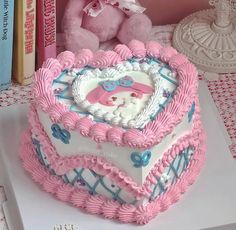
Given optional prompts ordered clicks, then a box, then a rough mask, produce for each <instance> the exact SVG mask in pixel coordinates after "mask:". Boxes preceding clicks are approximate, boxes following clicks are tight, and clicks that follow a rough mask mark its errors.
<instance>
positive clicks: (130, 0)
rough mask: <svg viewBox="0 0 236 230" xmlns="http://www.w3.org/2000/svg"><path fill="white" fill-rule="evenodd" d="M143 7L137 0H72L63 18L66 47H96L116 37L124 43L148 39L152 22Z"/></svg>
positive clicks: (69, 48)
mask: <svg viewBox="0 0 236 230" xmlns="http://www.w3.org/2000/svg"><path fill="white" fill-rule="evenodd" d="M124 6H127V7H124ZM143 11H144V8H143V7H141V6H140V5H138V4H137V3H136V2H135V0H69V2H68V4H67V7H66V9H65V13H64V17H63V20H62V30H63V33H64V39H65V48H66V49H67V50H70V51H72V52H74V53H75V52H77V51H78V50H80V49H83V48H88V49H91V50H93V51H96V50H98V49H99V44H100V42H105V41H108V40H110V39H112V38H115V37H117V38H118V39H119V40H120V42H121V43H124V44H128V43H129V42H130V41H131V40H132V39H136V40H140V41H143V42H146V41H147V39H148V36H149V34H150V31H151V28H152V23H151V21H150V19H149V18H148V17H147V16H146V15H145V14H143V13H142V12H143Z"/></svg>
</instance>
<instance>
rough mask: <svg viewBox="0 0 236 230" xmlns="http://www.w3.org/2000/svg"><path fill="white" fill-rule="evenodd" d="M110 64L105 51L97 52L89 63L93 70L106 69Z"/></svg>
mask: <svg viewBox="0 0 236 230" xmlns="http://www.w3.org/2000/svg"><path fill="white" fill-rule="evenodd" d="M109 64H110V59H109V56H108V55H107V52H106V51H103V50H99V51H97V52H96V53H94V56H93V59H92V61H91V63H90V65H91V66H92V67H95V68H105V67H108V66H109Z"/></svg>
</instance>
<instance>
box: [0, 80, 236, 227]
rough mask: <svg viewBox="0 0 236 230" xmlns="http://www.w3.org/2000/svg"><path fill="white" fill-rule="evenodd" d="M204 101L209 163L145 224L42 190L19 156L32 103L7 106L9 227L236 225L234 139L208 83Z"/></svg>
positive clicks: (2, 135) (2, 127) (2, 138)
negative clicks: (106, 214) (83, 208)
mask: <svg viewBox="0 0 236 230" xmlns="http://www.w3.org/2000/svg"><path fill="white" fill-rule="evenodd" d="M200 102H201V107H202V119H203V123H204V126H205V129H206V132H207V135H208V149H207V153H206V156H207V159H206V163H205V166H204V168H203V170H202V172H201V174H200V176H199V178H198V179H197V181H196V182H195V183H194V184H193V185H192V186H191V187H190V188H189V189H188V191H187V192H186V194H184V195H183V196H182V197H181V198H180V201H179V202H178V203H176V204H174V205H173V206H172V207H170V208H169V210H167V211H166V212H164V213H161V214H159V216H157V217H156V218H155V219H153V220H152V221H151V222H150V223H148V224H147V225H145V226H137V225H134V224H123V223H120V222H116V221H114V220H108V219H103V218H102V217H100V216H96V215H95V216H94V215H90V214H87V213H85V212H84V211H81V210H79V209H76V208H75V207H72V206H70V205H68V204H66V203H63V202H61V201H58V200H57V199H55V198H53V197H52V196H51V195H50V194H48V193H46V192H44V191H42V190H41V189H40V188H39V187H38V186H37V184H35V183H34V182H33V181H32V180H31V177H30V176H29V175H28V174H27V173H26V172H25V171H24V169H23V167H22V166H21V162H20V160H19V157H18V148H19V140H20V134H21V133H22V131H23V130H25V129H26V128H27V125H28V123H27V118H26V114H27V109H28V106H27V105H20V106H12V107H7V108H4V109H1V111H0V146H1V148H0V157H1V159H0V162H1V163H2V165H1V167H0V170H1V172H0V173H1V174H0V178H1V180H0V181H1V182H2V184H3V185H4V187H5V190H6V195H7V201H6V202H5V203H4V204H3V209H4V212H5V215H6V219H7V222H8V225H9V230H23V229H24V230H85V229H86V230H88V229H89V230H90V229H99V230H100V229H101V230H108V229H109V230H110V229H113V230H125V229H129V230H132V229H135V230H137V227H138V228H139V229H145V230H154V229H155V230H156V229H158V230H173V229H174V230H196V229H211V228H212V229H219V230H221V229H225V230H226V229H227V230H232V229H236V214H235V213H236V199H235V194H236V183H235V181H236V162H235V161H234V160H233V158H232V155H231V154H230V151H229V149H228V146H227V142H228V140H229V139H228V137H227V136H226V131H224V129H223V127H224V126H223V124H222V122H221V121H220V119H219V117H218V116H217V114H218V113H217V110H216V107H215V105H214V102H213V100H212V98H211V96H210V94H209V92H208V90H207V86H206V85H205V83H203V82H202V83H201V84H200ZM229 224H230V225H229ZM217 226H221V227H219V228H216V227H217Z"/></svg>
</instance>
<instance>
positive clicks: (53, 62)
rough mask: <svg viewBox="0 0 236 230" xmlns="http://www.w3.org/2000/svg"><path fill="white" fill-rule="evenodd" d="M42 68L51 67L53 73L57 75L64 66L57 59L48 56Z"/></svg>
mask: <svg viewBox="0 0 236 230" xmlns="http://www.w3.org/2000/svg"><path fill="white" fill-rule="evenodd" d="M42 68H45V69H50V70H51V71H52V72H53V75H54V76H55V77H56V76H58V75H59V74H60V73H61V71H62V66H61V64H60V62H59V61H58V60H57V59H54V58H48V59H47V60H46V61H45V62H44V63H43V65H42Z"/></svg>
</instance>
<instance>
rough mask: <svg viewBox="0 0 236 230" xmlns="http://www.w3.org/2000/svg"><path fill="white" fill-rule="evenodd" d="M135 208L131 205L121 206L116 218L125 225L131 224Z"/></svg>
mask: <svg viewBox="0 0 236 230" xmlns="http://www.w3.org/2000/svg"><path fill="white" fill-rule="evenodd" d="M135 211H136V207H135V206H134V205H132V204H122V205H121V207H120V209H119V211H118V218H119V220H120V221H122V222H125V223H130V222H133V219H134V218H135V217H134V214H135Z"/></svg>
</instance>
